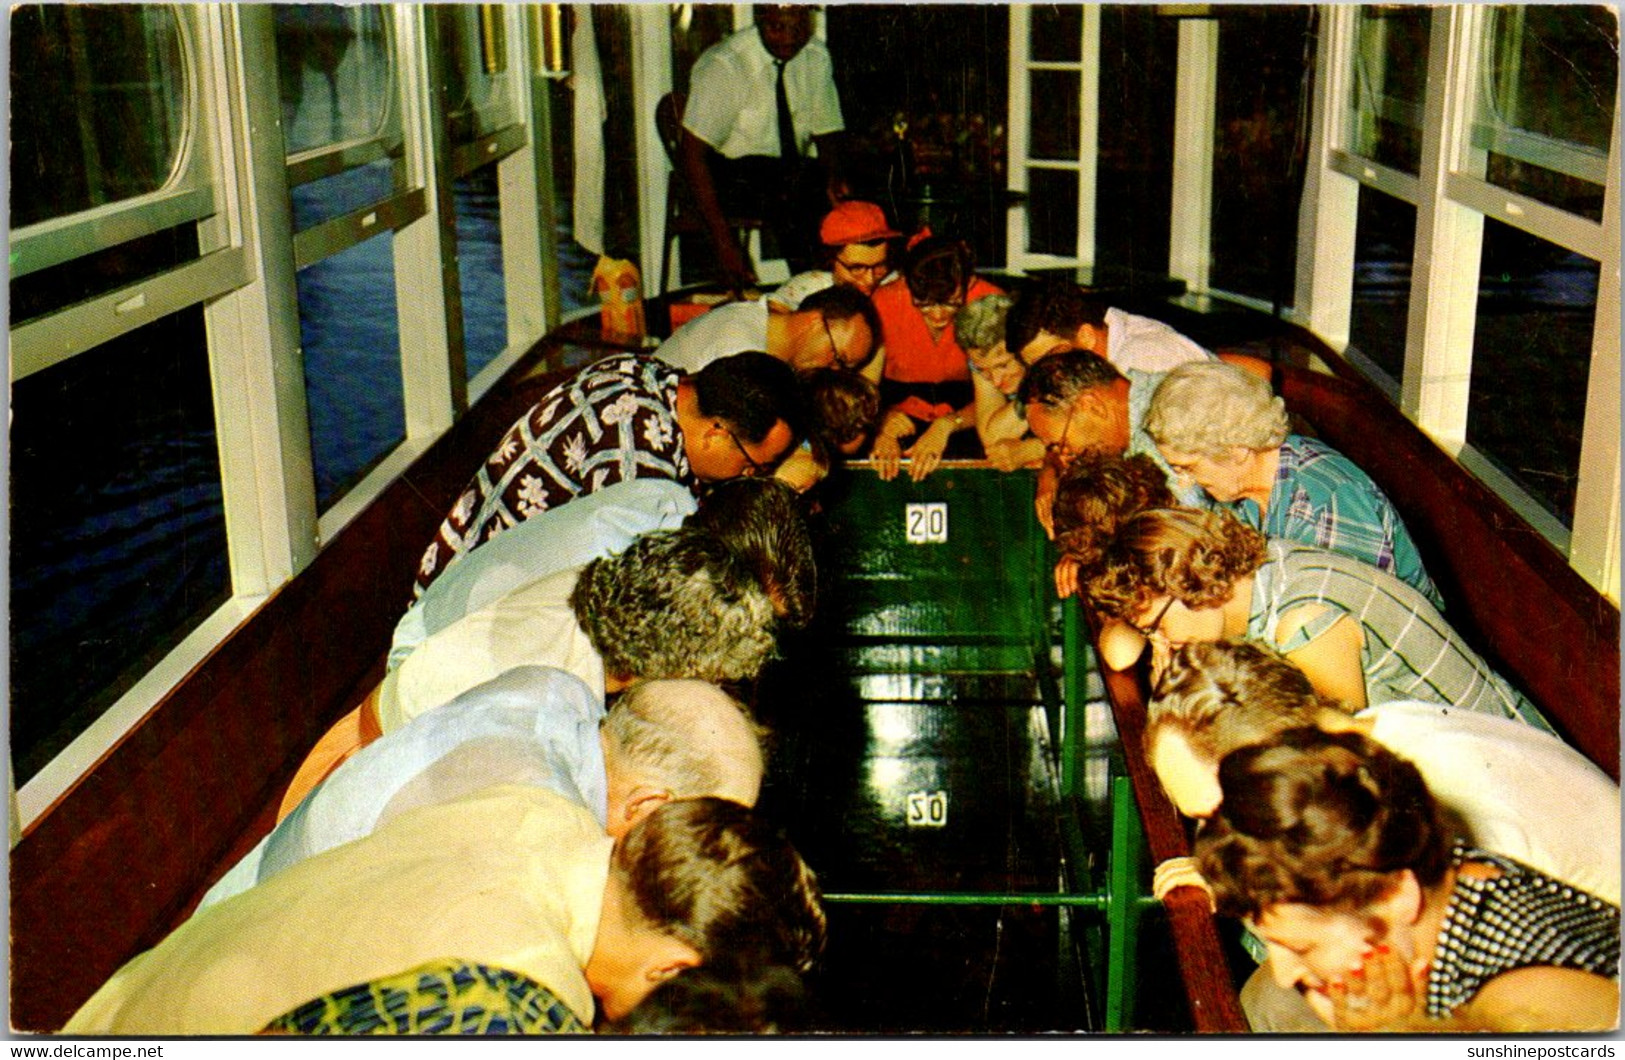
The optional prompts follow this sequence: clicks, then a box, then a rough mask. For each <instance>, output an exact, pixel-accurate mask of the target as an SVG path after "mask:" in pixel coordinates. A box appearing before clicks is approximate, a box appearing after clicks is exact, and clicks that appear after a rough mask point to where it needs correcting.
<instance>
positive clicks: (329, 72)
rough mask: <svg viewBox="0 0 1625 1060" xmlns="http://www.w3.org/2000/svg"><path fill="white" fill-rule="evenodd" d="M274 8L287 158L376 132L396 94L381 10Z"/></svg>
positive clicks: (305, 6) (306, 6)
mask: <svg viewBox="0 0 1625 1060" xmlns="http://www.w3.org/2000/svg"><path fill="white" fill-rule="evenodd" d="M272 7H273V8H274V9H275V12H276V15H275V17H276V45H277V72H278V74H279V75H280V78H281V86H282V129H283V136H284V137H286V138H287V142H286V146H287V151H288V153H289V154H297V153H299V152H301V151H308V150H310V149H312V148H316V147H325V146H328V145H331V144H340V143H345V142H348V141H350V140H360V139H365V138H367V137H370V136H374V135H376V134H377V133H378V132H379V130H380V129H382V127H383V124H384V119H385V117H386V115H387V114H388V111H389V105H390V99H391V96H392V92H393V90H392V88H391V85H392V78H391V75H390V64H389V46H388V40H387V38H386V36H385V33H384V19H383V15H382V14H381V13H380V10H379V9H378V8H377V7H359V6H350V5H341V4H273V5H272Z"/></svg>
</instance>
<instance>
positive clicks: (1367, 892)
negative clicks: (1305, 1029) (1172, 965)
mask: <svg viewBox="0 0 1625 1060" xmlns="http://www.w3.org/2000/svg"><path fill="white" fill-rule="evenodd" d="M1219 785H1220V788H1221V792H1222V801H1221V802H1220V804H1219V807H1218V810H1217V812H1216V813H1215V815H1214V816H1213V817H1212V818H1210V819H1209V820H1208V821H1207V823H1206V824H1204V825H1203V827H1202V829H1201V831H1200V832H1199V833H1198V835H1197V838H1196V848H1195V850H1196V862H1197V866H1198V868H1199V869H1200V871H1201V873H1202V875H1203V877H1204V878H1205V879H1206V880H1207V881H1208V883H1209V884H1210V886H1211V887H1212V889H1213V896H1214V900H1215V905H1216V907H1217V909H1218V911H1219V912H1220V913H1223V914H1225V915H1228V916H1235V917H1241V918H1244V919H1245V920H1246V921H1247V923H1248V926H1249V927H1250V928H1251V929H1252V930H1253V931H1254V932H1256V933H1257V934H1258V936H1259V937H1260V938H1262V939H1263V940H1264V943H1265V945H1266V946H1267V947H1268V949H1269V954H1270V968H1271V969H1272V971H1273V975H1274V979H1275V982H1276V984H1277V985H1278V986H1279V987H1281V988H1283V989H1288V990H1296V991H1298V992H1300V993H1301V994H1302V995H1303V997H1304V999H1305V1000H1307V1001H1308V1002H1309V1005H1310V1007H1311V1008H1312V1009H1314V1011H1315V1013H1316V1014H1317V1015H1318V1016H1319V1017H1320V1018H1321V1020H1323V1021H1324V1022H1325V1023H1326V1025H1327V1026H1329V1027H1330V1028H1331V1029H1333V1030H1337V1031H1344V1032H1347V1031H1400V1032H1404V1031H1410V1032H1415V1031H1498V1032H1501V1033H1507V1032H1530V1031H1577V1030H1602V1029H1605V1028H1608V1027H1612V1026H1613V1025H1614V1024H1615V1023H1616V1022H1617V1021H1618V1018H1619V984H1618V981H1617V978H1616V977H1617V975H1618V970H1619V969H1618V966H1619V907H1618V906H1615V905H1612V904H1610V903H1608V902H1605V901H1603V900H1602V899H1601V898H1598V897H1596V896H1595V895H1591V894H1588V893H1586V892H1584V891H1581V890H1578V889H1575V888H1572V887H1565V886H1563V885H1562V884H1561V883H1559V882H1558V881H1556V880H1554V879H1552V878H1551V877H1549V876H1546V875H1545V874H1543V873H1541V872H1539V871H1537V870H1535V869H1533V868H1530V867H1529V866H1527V865H1524V864H1523V863H1521V862H1519V861H1515V860H1513V859H1511V858H1507V857H1504V856H1502V855H1500V854H1495V853H1490V852H1487V851H1483V850H1479V849H1476V848H1473V847H1469V846H1466V845H1464V844H1462V843H1461V842H1460V841H1459V840H1458V838H1457V837H1456V836H1455V834H1454V833H1453V831H1452V829H1451V828H1450V827H1449V825H1448V824H1447V823H1446V818H1445V816H1444V815H1443V814H1441V812H1440V811H1439V808H1438V806H1437V804H1436V803H1435V801H1434V798H1433V796H1432V794H1431V793H1430V792H1429V790H1428V787H1427V785H1426V783H1424V782H1423V779H1422V776H1421V774H1420V773H1419V772H1418V771H1417V769H1416V767H1415V766H1414V765H1412V764H1411V763H1410V762H1408V761H1406V760H1405V759H1403V758H1401V757H1399V756H1398V755H1396V754H1394V753H1393V752H1392V751H1389V750H1388V749H1387V748H1385V747H1383V746H1381V745H1380V744H1378V743H1376V742H1374V741H1372V740H1371V739H1369V738H1367V737H1366V736H1363V735H1361V734H1359V733H1355V732H1341V733H1328V732H1323V731H1321V730H1319V729H1314V728H1308V729H1292V730H1289V731H1287V732H1283V733H1280V734H1278V735H1276V736H1275V737H1273V738H1272V739H1270V740H1267V741H1265V742H1264V743H1261V744H1254V745H1252V746H1250V747H1244V748H1242V749H1240V750H1238V751H1234V752H1232V753H1231V754H1229V755H1226V756H1225V758H1224V760H1223V761H1222V762H1221V763H1220V764H1219Z"/></svg>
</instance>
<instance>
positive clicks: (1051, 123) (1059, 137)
mask: <svg viewBox="0 0 1625 1060" xmlns="http://www.w3.org/2000/svg"><path fill="white" fill-rule="evenodd" d="M1079 77H1080V75H1079V74H1078V73H1077V71H1075V70H1034V71H1033V72H1032V75H1031V78H1032V105H1033V111H1034V113H1035V114H1042V115H1043V116H1044V117H1043V120H1042V121H1034V122H1033V123H1032V133H1031V135H1032V157H1034V158H1046V159H1050V160H1053V161H1066V162H1075V161H1077V159H1078V143H1079V140H1078V137H1079V135H1080V133H1079V130H1078V78H1079Z"/></svg>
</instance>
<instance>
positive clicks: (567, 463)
mask: <svg viewBox="0 0 1625 1060" xmlns="http://www.w3.org/2000/svg"><path fill="white" fill-rule="evenodd" d="M681 378H682V373H681V372H679V371H678V370H677V369H676V368H673V367H671V366H670V365H668V364H666V363H665V362H664V361H660V360H658V359H656V358H654V357H650V356H647V355H644V354H621V355H617V356H614V357H606V358H604V359H603V360H601V361H595V362H593V363H592V364H590V365H588V366H587V367H585V368H583V369H582V370H581V371H579V372H577V373H576V374H575V375H574V376H572V377H570V378H569V379H567V380H565V381H564V382H562V383H560V384H559V385H558V386H556V387H554V388H553V389H552V390H550V391H548V393H547V396H546V397H544V398H542V400H540V401H538V402H537V403H536V404H535V405H532V406H531V407H530V409H529V411H527V412H526V413H525V414H524V415H523V416H521V417H520V418H519V422H517V423H515V424H514V425H513V426H512V427H510V428H508V432H507V433H506V434H504V435H503V436H502V441H501V442H499V443H498V444H497V447H496V449H495V450H493V451H492V453H491V455H490V456H488V457H486V458H485V463H484V464H482V465H481V466H480V470H479V472H478V473H477V474H476V475H475V476H474V477H473V478H472V479H470V480H469V483H468V485H467V486H465V487H464V488H463V492H462V493H461V494H460V495H459V497H458V499H457V503H456V504H455V505H454V506H453V507H452V510H451V512H450V513H449V514H447V516H446V519H445V521H444V522H442V523H441V524H440V530H439V532H438V533H436V534H435V539H434V541H432V542H430V544H429V547H428V548H427V549H425V550H424V553H423V559H422V560H421V561H420V562H419V563H418V571H417V585H416V587H415V589H414V592H413V595H414V596H421V595H423V590H425V589H427V588H428V587H429V585H430V583H431V582H433V581H434V580H435V578H437V577H438V576H439V575H440V572H441V571H443V570H445V569H446V568H447V567H448V566H449V565H451V563H453V562H454V561H455V560H456V559H457V558H458V557H459V556H461V555H463V554H464V553H465V552H470V551H472V550H473V549H474V548H475V547H477V546H479V545H481V544H484V543H485V542H487V541H489V540H491V539H492V538H493V537H496V536H497V535H498V534H500V533H501V532H502V531H504V530H506V529H507V528H508V527H510V526H517V525H518V524H519V523H522V522H524V521H525V520H526V519H528V518H530V517H531V516H532V515H537V514H539V513H541V512H545V511H547V510H549V509H551V508H556V507H558V506H559V505H561V504H564V503H566V502H567V501H569V500H571V499H573V498H575V497H578V496H580V495H581V494H584V493H592V492H594V491H596V490H600V489H603V488H604V487H605V486H610V485H614V484H615V483H617V482H627V481H630V480H632V479H638V478H663V479H671V480H673V481H675V482H679V483H681V484H682V485H684V486H687V487H688V488H689V489H690V490H693V491H696V493H697V491H698V482H697V480H696V479H695V478H694V475H693V473H692V472H691V471H690V470H689V466H688V451H687V450H686V449H685V448H684V447H683V432H682V431H680V430H679V429H678V427H677V384H678V381H679V380H680V379H681Z"/></svg>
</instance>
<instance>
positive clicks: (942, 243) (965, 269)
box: [903, 236, 976, 305]
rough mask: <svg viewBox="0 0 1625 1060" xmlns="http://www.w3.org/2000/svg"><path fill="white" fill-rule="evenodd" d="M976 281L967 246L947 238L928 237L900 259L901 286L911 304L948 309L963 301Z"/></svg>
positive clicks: (958, 240) (959, 240)
mask: <svg viewBox="0 0 1625 1060" xmlns="http://www.w3.org/2000/svg"><path fill="white" fill-rule="evenodd" d="M975 278H976V258H975V256H974V255H973V254H972V253H971V249H970V244H969V243H966V242H965V241H964V240H963V239H949V238H948V237H947V236H927V237H926V238H924V239H922V240H920V241H919V242H918V243H916V244H914V246H912V247H910V248H909V251H908V254H907V255H906V256H905V257H904V258H903V282H904V283H906V284H908V293H909V294H911V295H913V296H914V301H916V302H919V303H922V304H927V305H931V304H935V305H948V304H950V303H952V302H956V301H959V300H960V299H963V298H964V297H966V295H967V294H968V292H969V291H970V284H971V281H972V280H973V279H975Z"/></svg>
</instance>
